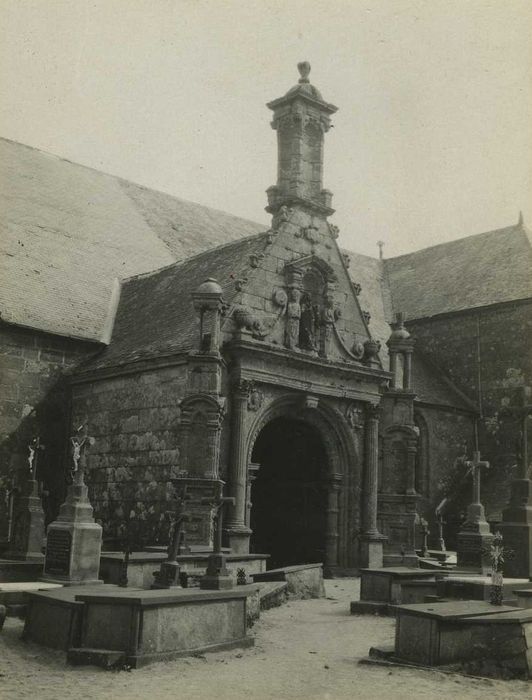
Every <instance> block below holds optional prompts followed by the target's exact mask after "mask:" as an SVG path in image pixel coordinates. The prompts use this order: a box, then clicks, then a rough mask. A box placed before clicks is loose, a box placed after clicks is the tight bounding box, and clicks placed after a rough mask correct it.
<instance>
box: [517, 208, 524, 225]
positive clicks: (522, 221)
mask: <svg viewBox="0 0 532 700" xmlns="http://www.w3.org/2000/svg"><path fill="white" fill-rule="evenodd" d="M524 223H525V222H524V220H523V212H522V211H520V212H519V220H518V222H517V225H518V226H523V224H524Z"/></svg>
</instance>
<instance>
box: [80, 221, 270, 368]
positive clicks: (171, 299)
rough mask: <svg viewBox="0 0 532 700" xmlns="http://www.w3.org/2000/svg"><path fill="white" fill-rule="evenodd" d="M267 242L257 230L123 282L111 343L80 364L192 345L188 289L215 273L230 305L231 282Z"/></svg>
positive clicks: (110, 362) (195, 330) (195, 333)
mask: <svg viewBox="0 0 532 700" xmlns="http://www.w3.org/2000/svg"><path fill="white" fill-rule="evenodd" d="M266 245H267V235H266V233H262V234H258V235H257V234H255V235H253V236H248V237H246V238H243V239H240V240H239V241H234V242H232V243H227V244H225V245H223V246H219V247H218V248H215V249H213V250H208V251H206V252H204V253H200V254H198V255H196V256H194V257H192V258H189V259H188V260H184V261H183V262H180V263H175V264H173V265H169V266H168V267H166V268H163V269H162V270H156V271H155V272H153V273H147V274H144V275H140V276H137V277H132V278H131V279H128V280H126V281H125V282H123V284H122V291H121V295H120V302H119V306H118V311H117V315H116V322H115V326H114V329H113V337H112V342H111V344H110V345H109V346H107V347H106V348H105V349H104V350H103V351H102V352H101V353H100V354H99V355H97V357H96V358H94V359H92V360H90V361H89V362H88V363H86V365H85V366H84V368H89V367H90V368H91V369H99V368H102V367H110V366H112V367H115V366H119V365H122V364H125V363H129V362H133V361H135V360H141V359H143V358H147V357H156V356H159V357H160V356H165V355H173V354H176V353H181V352H186V351H188V350H191V349H194V348H196V347H197V345H198V338H199V322H198V316H197V313H196V311H195V310H194V308H193V305H192V301H191V293H192V292H193V291H194V290H195V289H196V288H197V287H198V286H199V284H200V283H201V282H203V281H204V280H205V279H206V278H207V277H214V278H215V279H216V280H217V282H218V284H219V285H220V286H221V288H222V292H223V299H224V301H225V302H226V303H227V304H230V303H231V302H232V301H233V299H234V297H235V295H236V294H237V290H236V287H235V280H236V279H239V278H241V277H242V276H243V273H244V271H246V270H249V256H250V255H251V254H253V253H256V254H259V253H262V252H263V251H264V249H265V247H266ZM161 311H162V312H163V313H161Z"/></svg>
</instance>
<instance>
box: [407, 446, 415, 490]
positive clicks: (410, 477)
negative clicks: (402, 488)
mask: <svg viewBox="0 0 532 700" xmlns="http://www.w3.org/2000/svg"><path fill="white" fill-rule="evenodd" d="M416 454H417V440H407V443H406V455H407V466H406V469H407V474H406V479H407V481H406V493H407V494H408V495H409V496H415V495H416V493H417V492H416Z"/></svg>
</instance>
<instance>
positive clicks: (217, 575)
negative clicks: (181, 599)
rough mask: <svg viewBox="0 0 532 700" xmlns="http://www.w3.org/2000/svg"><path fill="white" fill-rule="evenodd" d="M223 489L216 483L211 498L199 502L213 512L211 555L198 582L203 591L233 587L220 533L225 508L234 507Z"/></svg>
mask: <svg viewBox="0 0 532 700" xmlns="http://www.w3.org/2000/svg"><path fill="white" fill-rule="evenodd" d="M223 487H224V482H223V481H218V482H217V483H216V489H215V493H214V494H213V496H212V497H208V498H202V500H201V502H202V503H203V504H204V505H210V506H211V508H213V510H214V542H213V544H214V547H213V553H212V554H211V555H210V557H209V562H208V564H207V572H206V574H205V576H203V577H202V578H201V580H200V588H204V589H213V590H220V589H222V588H232V587H233V579H232V577H231V574H230V573H229V571H228V569H227V567H226V557H225V555H224V554H223V553H222V533H223V520H224V515H225V513H224V511H225V506H226V505H228V504H231V505H234V504H235V499H234V498H232V497H231V496H224V495H223Z"/></svg>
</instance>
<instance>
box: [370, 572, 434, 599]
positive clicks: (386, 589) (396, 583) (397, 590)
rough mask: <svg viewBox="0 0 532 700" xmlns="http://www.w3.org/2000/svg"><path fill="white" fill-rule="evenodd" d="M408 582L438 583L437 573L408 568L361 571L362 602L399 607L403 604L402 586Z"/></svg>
mask: <svg viewBox="0 0 532 700" xmlns="http://www.w3.org/2000/svg"><path fill="white" fill-rule="evenodd" d="M438 574H439V572H438ZM408 581H427V582H429V581H430V582H434V581H436V572H435V571H431V570H429V569H414V568H409V567H406V566H394V567H386V568H382V569H361V570H360V600H361V601H368V602H376V603H390V604H392V605H398V604H400V603H402V602H403V599H402V593H401V591H402V585H403V583H406V582H408Z"/></svg>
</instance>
